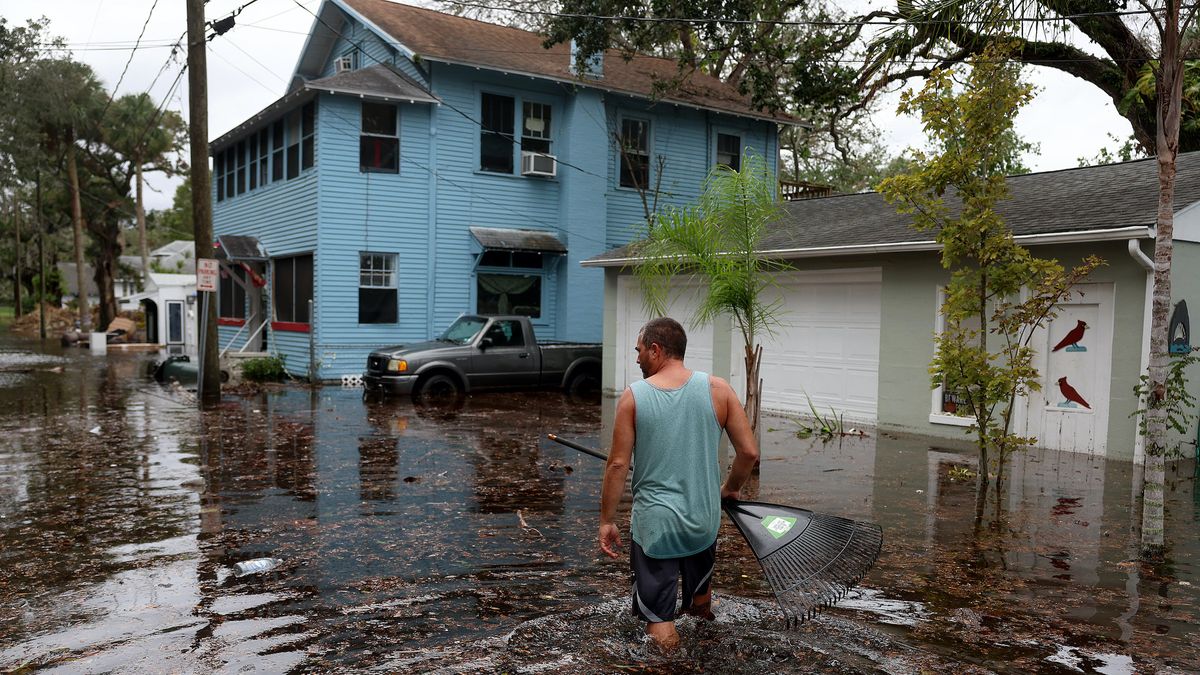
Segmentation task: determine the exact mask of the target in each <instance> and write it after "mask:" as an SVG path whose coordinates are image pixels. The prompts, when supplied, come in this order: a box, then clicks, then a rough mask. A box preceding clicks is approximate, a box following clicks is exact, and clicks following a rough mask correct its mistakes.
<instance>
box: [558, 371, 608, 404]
mask: <svg viewBox="0 0 1200 675" xmlns="http://www.w3.org/2000/svg"><path fill="white" fill-rule="evenodd" d="M566 392H567V394H569V395H571V396H583V397H587V396H594V395H595V394H597V393H599V392H600V377H599V375H597V374H596V373H595V372H593V371H591V370H581V371H579V372H577V373H575V374H573V375H571V379H570V380H568V381H567V386H566Z"/></svg>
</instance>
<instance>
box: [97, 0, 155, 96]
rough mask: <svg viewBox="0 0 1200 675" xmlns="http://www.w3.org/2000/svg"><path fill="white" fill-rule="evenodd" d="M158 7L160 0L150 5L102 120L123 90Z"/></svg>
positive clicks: (110, 94) (111, 92)
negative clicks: (126, 75) (147, 27)
mask: <svg viewBox="0 0 1200 675" xmlns="http://www.w3.org/2000/svg"><path fill="white" fill-rule="evenodd" d="M156 7H158V0H154V2H153V3H151V5H150V13H149V14H147V15H146V20H145V21H143V22H142V30H141V32H140V33H138V36H137V40H135V41H134V43H133V49H130V50H129V58H128V59H125V67H124V68H122V69H121V76H120V77H118V78H117V84H116V85H114V86H113V88H112V91H110V92H109V94H108V103H105V104H104V112H102V113H100V118H101V119H103V118H104V115H105V113H107V112H108V107H109V106H110V105H112V102H113V99H114V98H116V96H117V90H118V89H120V88H121V83H122V82H124V81H125V74H126V73H128V72H129V64H131V63H133V57H134V55H135V54H137V50H138V46H139V45H141V44H142V38H143V37H145V36H146V26H149V25H150V19H151V18H152V17H153V16H154V9H155V8H156Z"/></svg>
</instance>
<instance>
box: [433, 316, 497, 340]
mask: <svg viewBox="0 0 1200 675" xmlns="http://www.w3.org/2000/svg"><path fill="white" fill-rule="evenodd" d="M485 324H487V319H485V318H483V317H482V316H460V317H458V318H457V319H455V321H454V323H452V324H450V327H449V328H447V329H446V330H445V332H443V333H442V334H441V335H440V336H438V339H439V340H444V341H446V342H453V343H455V344H460V345H465V344H467V343H468V342H470V341H471V340H473V339H475V336H476V335H478V334H479V331H480V330H482V329H483V327H484V325H485Z"/></svg>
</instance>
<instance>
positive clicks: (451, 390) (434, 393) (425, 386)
mask: <svg viewBox="0 0 1200 675" xmlns="http://www.w3.org/2000/svg"><path fill="white" fill-rule="evenodd" d="M415 396H416V398H417V400H419V401H421V402H423V403H437V402H445V401H455V400H458V399H460V398H462V396H463V390H462V387H460V386H459V384H458V380H456V379H454V378H453V377H450V376H449V375H444V374H442V373H435V374H433V375H430V376H429V377H428V378H426V379H424V380H422V381H421V385H420V387H418V388H417V391H416V392H415Z"/></svg>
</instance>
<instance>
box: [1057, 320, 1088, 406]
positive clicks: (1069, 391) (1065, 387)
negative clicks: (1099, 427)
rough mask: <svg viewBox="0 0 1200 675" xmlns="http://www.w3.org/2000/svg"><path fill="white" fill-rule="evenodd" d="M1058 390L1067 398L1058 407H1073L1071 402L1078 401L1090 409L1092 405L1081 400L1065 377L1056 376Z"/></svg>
mask: <svg viewBox="0 0 1200 675" xmlns="http://www.w3.org/2000/svg"><path fill="white" fill-rule="evenodd" d="M1079 323H1080V324H1082V325H1084V326H1086V325H1087V324H1084V323H1083V322H1082V321H1080V322H1079ZM1072 332H1074V331H1072ZM1058 390H1059V391H1060V392H1062V395H1063V398H1065V399H1067V400H1066V401H1063V402H1062V403H1059V404H1058V407H1060V408H1074V407H1075V406H1074V405H1072V404H1074V403H1078V404H1079V405H1081V406H1083V407H1085V408H1087V409H1088V410H1091V409H1092V406H1090V405H1088V402H1087V401H1085V400H1083V397H1082V396H1080V395H1079V392H1077V391H1075V387H1072V386H1071V385H1070V384H1068V383H1067V378H1065V377H1060V378H1058Z"/></svg>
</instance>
